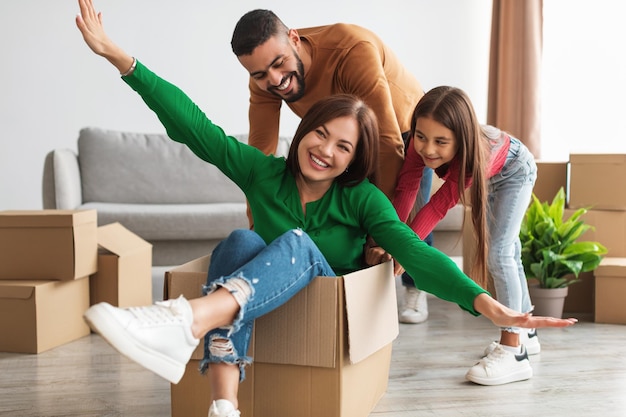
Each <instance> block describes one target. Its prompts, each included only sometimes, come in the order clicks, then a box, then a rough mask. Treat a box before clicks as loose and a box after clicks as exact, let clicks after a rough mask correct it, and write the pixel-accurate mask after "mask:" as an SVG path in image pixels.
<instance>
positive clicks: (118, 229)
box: [90, 223, 152, 307]
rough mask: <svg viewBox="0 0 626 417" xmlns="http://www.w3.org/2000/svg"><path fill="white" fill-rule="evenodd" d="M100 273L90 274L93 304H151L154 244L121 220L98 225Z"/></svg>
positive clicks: (127, 305) (121, 305) (122, 305)
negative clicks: (123, 224) (131, 229)
mask: <svg viewBox="0 0 626 417" xmlns="http://www.w3.org/2000/svg"><path fill="white" fill-rule="evenodd" d="M98 246H99V248H98V272H96V273H95V274H93V275H92V276H91V277H90V281H91V282H90V300H91V304H92V305H93V304H96V303H99V302H101V301H106V302H107V303H109V304H112V305H114V306H118V307H132V306H141V305H150V304H152V245H151V244H150V243H148V242H146V241H145V240H143V239H142V238H140V237H139V236H137V235H136V234H134V233H133V232H131V231H130V230H128V229H126V228H125V227H124V226H122V225H121V224H120V223H111V224H107V225H105V226H101V227H99V228H98Z"/></svg>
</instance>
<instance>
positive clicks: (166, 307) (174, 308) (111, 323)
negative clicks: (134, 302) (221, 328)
mask: <svg viewBox="0 0 626 417" xmlns="http://www.w3.org/2000/svg"><path fill="white" fill-rule="evenodd" d="M84 318H85V321H86V322H87V324H89V326H90V327H91V328H92V329H93V330H94V331H95V332H97V333H99V334H100V335H101V336H102V337H103V338H104V339H105V340H106V341H107V342H109V344H111V346H113V347H114V348H115V349H117V350H118V351H119V352H120V353H121V354H123V355H125V356H127V357H128V358H130V359H131V360H133V361H135V362H137V363H138V364H140V365H141V366H143V367H145V368H147V369H148V370H150V371H152V372H154V373H155V374H157V375H159V376H161V377H162V378H165V379H167V380H168V381H170V382H171V383H173V384H177V383H178V382H179V381H180V380H181V378H182V377H183V374H184V373H185V366H186V365H187V362H189V359H190V358H191V354H192V353H193V351H194V350H195V349H196V346H198V343H199V340H198V339H196V338H195V337H193V334H192V333H191V324H192V323H193V313H192V310H191V306H190V305H189V301H187V300H186V299H185V298H184V297H183V296H180V297H179V298H177V299H173V300H167V301H159V302H157V303H156V304H155V305H151V306H146V307H130V308H118V307H114V306H112V305H110V304H108V303H98V304H95V305H93V306H91V307H90V308H89V309H88V310H87V311H86V312H85V314H84Z"/></svg>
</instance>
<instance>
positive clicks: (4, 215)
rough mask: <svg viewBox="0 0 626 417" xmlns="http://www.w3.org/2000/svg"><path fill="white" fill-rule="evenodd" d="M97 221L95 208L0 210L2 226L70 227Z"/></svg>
mask: <svg viewBox="0 0 626 417" xmlns="http://www.w3.org/2000/svg"><path fill="white" fill-rule="evenodd" d="M96 221H97V212H96V210H93V209H92V210H5V211H0V227H69V226H75V225H78V224H84V223H95V222H96Z"/></svg>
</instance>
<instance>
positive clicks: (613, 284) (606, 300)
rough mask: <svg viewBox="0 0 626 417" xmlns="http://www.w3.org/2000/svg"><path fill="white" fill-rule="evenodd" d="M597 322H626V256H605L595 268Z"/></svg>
mask: <svg viewBox="0 0 626 417" xmlns="http://www.w3.org/2000/svg"><path fill="white" fill-rule="evenodd" d="M595 276H596V312H595V321H596V322H597V323H613V324H626V304H624V294H626V258H604V259H603V260H602V262H600V265H599V266H598V267H597V268H596V270H595Z"/></svg>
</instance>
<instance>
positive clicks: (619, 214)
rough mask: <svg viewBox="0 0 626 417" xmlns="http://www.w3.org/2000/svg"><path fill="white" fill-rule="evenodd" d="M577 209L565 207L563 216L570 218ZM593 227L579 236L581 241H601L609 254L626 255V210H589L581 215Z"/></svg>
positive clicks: (611, 255)
mask: <svg viewBox="0 0 626 417" xmlns="http://www.w3.org/2000/svg"><path fill="white" fill-rule="evenodd" d="M575 212H576V210H574V209H565V211H564V212H563V218H564V219H569V218H570V217H571V216H572V215H573V214H574V213H575ZM581 220H583V221H584V222H585V223H586V224H588V225H589V226H592V228H591V229H588V230H587V231H586V232H585V233H583V234H582V236H581V237H580V238H579V240H581V241H594V242H600V243H601V244H603V245H604V246H606V249H607V250H608V253H607V256H610V257H618V258H621V257H626V211H612V210H595V209H591V210H588V211H587V213H585V214H583V215H582V216H581Z"/></svg>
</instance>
